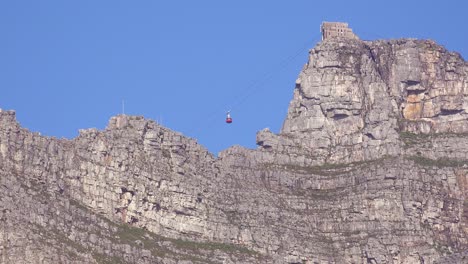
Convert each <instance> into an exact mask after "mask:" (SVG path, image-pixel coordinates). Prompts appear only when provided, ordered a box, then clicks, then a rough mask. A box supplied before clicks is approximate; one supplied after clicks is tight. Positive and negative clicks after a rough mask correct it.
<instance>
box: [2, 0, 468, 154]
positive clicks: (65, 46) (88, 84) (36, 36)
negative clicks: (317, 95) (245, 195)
mask: <svg viewBox="0 0 468 264" xmlns="http://www.w3.org/2000/svg"><path fill="white" fill-rule="evenodd" d="M467 10H468V4H467V2H466V1H462V0H445V1H430V0H426V1H421V0H417V1H408V0H406V1H401V0H392V1H376V0H369V1H349V0H343V1H312V0H294V1H279V0H278V1H274V0H268V1H267V0H236V1H219V0H199V1H191V0H190V1H189V0H186V1H178V0H172V1H157V0H152V1H149V0H140V1H118V0H80V1H64V0H56V1H52V0H41V1H38V0H31V1H24V0H14V1H1V2H0V34H1V38H0V40H1V41H0V108H2V109H14V110H16V112H17V119H18V121H19V122H20V123H21V125H22V126H24V127H26V128H28V129H30V130H32V131H37V132H41V133H42V134H43V135H49V136H56V137H59V138H61V137H66V138H73V137H75V136H77V135H78V129H81V128H91V127H96V128H99V129H103V128H105V126H106V125H107V122H108V120H109V118H110V117H111V116H113V115H116V114H119V113H121V112H122V99H123V100H125V113H126V114H131V115H142V116H144V117H146V118H150V119H153V120H156V121H159V122H161V123H162V124H163V125H164V126H166V127H169V128H171V129H173V130H176V131H179V132H182V133H183V134H185V135H187V136H190V137H193V138H196V139H197V140H198V142H200V143H201V144H202V145H204V146H205V147H207V148H208V149H209V150H210V151H211V152H212V153H214V154H217V152H219V151H220V150H223V149H225V148H227V147H229V146H232V145H236V144H239V145H242V146H245V147H249V148H255V135H256V132H257V131H258V130H261V129H263V128H265V127H269V128H270V129H271V130H272V131H274V132H278V131H279V129H280V127H281V125H282V123H283V120H284V118H285V116H286V113H287V108H288V104H289V101H290V100H291V98H292V94H293V90H294V82H295V80H296V78H297V76H298V74H299V71H300V69H301V68H302V66H303V64H304V63H305V62H306V61H307V51H308V49H310V48H312V47H313V46H314V45H315V44H316V42H317V41H318V40H319V36H320V32H319V28H320V23H321V22H322V21H344V22H348V23H349V24H350V27H352V28H353V30H354V32H355V33H357V34H358V36H359V37H360V38H361V39H378V38H402V37H414V38H428V39H433V40H435V41H436V42H438V43H439V44H442V45H444V46H445V47H446V48H447V49H448V50H451V51H457V52H459V53H460V54H461V55H462V56H463V57H464V58H465V59H466V58H467V57H468V29H467V25H468V15H467ZM227 110H232V116H233V119H234V122H233V124H231V125H227V124H225V123H224V118H225V112H226V111H227Z"/></svg>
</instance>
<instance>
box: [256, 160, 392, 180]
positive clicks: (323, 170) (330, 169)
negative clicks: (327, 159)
mask: <svg viewBox="0 0 468 264" xmlns="http://www.w3.org/2000/svg"><path fill="white" fill-rule="evenodd" d="M388 159H394V158H393V157H390V156H384V157H382V158H380V159H375V160H368V161H358V162H351V163H325V164H323V165H317V166H308V167H303V166H298V165H276V164H273V163H268V164H264V168H265V169H266V170H280V171H285V170H286V171H291V172H296V173H301V174H314V175H321V176H339V175H342V174H345V173H349V172H352V171H354V170H356V169H358V168H362V167H364V166H370V165H378V164H380V163H382V162H384V161H385V160H388Z"/></svg>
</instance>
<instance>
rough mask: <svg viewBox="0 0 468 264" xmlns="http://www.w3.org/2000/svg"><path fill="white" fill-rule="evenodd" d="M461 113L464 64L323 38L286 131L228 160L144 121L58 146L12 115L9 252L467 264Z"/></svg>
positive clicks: (0, 199)
mask: <svg viewBox="0 0 468 264" xmlns="http://www.w3.org/2000/svg"><path fill="white" fill-rule="evenodd" d="M467 118H468V64H467V63H466V62H465V61H464V60H463V59H462V58H461V57H460V56H459V55H458V54H456V53H450V52H448V51H446V50H445V49H444V48H442V47H440V46H438V45H436V44H435V43H433V42H431V41H419V40H394V41H374V42H364V41H359V40H340V39H337V40H326V41H323V42H322V43H320V44H318V45H317V47H315V48H314V49H312V50H311V52H310V58H309V62H308V63H307V64H306V65H305V66H304V68H303V70H302V72H301V73H300V75H299V78H298V80H297V82H296V88H295V90H294V98H293V100H292V101H291V104H290V107H289V111H288V116H287V118H286V120H285V122H284V125H283V128H282V130H281V132H280V134H278V135H275V134H273V133H271V132H270V131H268V130H263V131H260V132H259V133H258V134H257V142H258V145H259V148H258V149H257V150H249V149H245V148H242V147H238V146H235V147H231V148H229V149H227V150H225V151H223V152H222V153H220V155H219V157H218V158H215V157H213V156H212V155H211V154H210V153H209V152H208V151H207V150H206V149H204V148H203V147H201V146H200V145H198V144H197V143H196V141H194V140H193V139H189V138H186V137H184V136H183V135H181V134H179V133H176V132H173V131H171V130H168V129H166V128H164V127H161V126H160V125H158V124H156V123H155V122H153V121H150V120H145V119H143V118H141V117H135V116H123V115H121V116H117V117H113V118H112V119H111V120H110V122H109V125H108V127H107V128H106V129H105V130H104V131H98V130H95V129H88V130H82V131H80V135H79V136H78V137H77V138H75V139H73V140H58V139H54V138H49V137H42V136H40V135H38V134H35V133H31V132H29V131H27V130H25V129H23V128H21V127H20V126H19V124H18V123H17V122H16V120H15V115H14V112H12V111H2V112H0V122H1V123H0V168H1V170H0V176H1V178H0V181H1V182H0V183H1V184H0V189H1V194H2V195H1V196H0V209H2V211H1V213H2V218H1V219H2V222H1V223H2V225H1V230H2V233H1V234H2V235H1V236H0V242H1V243H0V245H2V247H1V254H2V261H3V263H61V262H67V263H96V262H97V263H106V262H107V263H118V262H122V263H433V262H437V261H439V262H440V263H444V262H447V261H461V260H462V259H463V258H464V257H466V252H467V249H468V200H467V193H468V120H467ZM41 261H42V262H41Z"/></svg>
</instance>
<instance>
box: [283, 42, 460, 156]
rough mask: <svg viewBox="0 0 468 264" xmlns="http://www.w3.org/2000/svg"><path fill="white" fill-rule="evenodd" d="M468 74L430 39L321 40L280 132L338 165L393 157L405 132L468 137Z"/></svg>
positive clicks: (455, 57) (456, 57) (456, 59)
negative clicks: (451, 133) (467, 134)
mask: <svg viewBox="0 0 468 264" xmlns="http://www.w3.org/2000/svg"><path fill="white" fill-rule="evenodd" d="M467 71H468V67H467V64H466V62H465V61H464V60H463V59H462V58H461V57H460V55H458V54H456V53H451V52H448V51H447V50H445V49H444V48H442V47H441V46H438V45H437V44H435V43H434V42H431V41H422V40H411V39H403V40H392V41H374V42H363V41H358V40H347V39H337V40H331V41H323V42H322V43H320V44H319V45H317V46H316V47H315V48H314V49H312V50H311V51H310V55H309V62H308V63H307V64H306V65H305V66H304V68H303V70H302V72H301V73H300V75H299V78H298V79H297V81H296V89H295V91H294V98H293V100H292V101H291V103H290V106H289V110H288V116H287V118H286V120H285V122H284V124H283V128H282V130H281V134H283V135H285V136H286V135H287V136H288V137H293V138H301V139H302V141H303V142H304V145H305V147H306V148H305V151H306V152H308V153H309V154H311V155H315V156H317V157H318V159H320V157H323V158H322V159H323V161H324V162H331V163H335V162H343V161H346V162H354V161H363V160H369V159H375V158H379V157H382V156H385V155H395V154H396V153H398V152H399V151H400V150H399V149H400V147H401V146H400V144H399V136H398V133H399V132H401V131H407V132H412V133H416V134H421V133H423V134H429V133H447V132H454V133H464V132H467V131H468V126H467V118H468V109H467V105H468V78H467Z"/></svg>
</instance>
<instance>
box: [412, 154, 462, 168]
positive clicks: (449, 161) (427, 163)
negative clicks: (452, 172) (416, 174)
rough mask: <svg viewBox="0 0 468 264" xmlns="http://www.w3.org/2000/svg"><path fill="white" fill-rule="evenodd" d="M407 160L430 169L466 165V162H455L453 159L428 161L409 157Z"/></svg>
mask: <svg viewBox="0 0 468 264" xmlns="http://www.w3.org/2000/svg"><path fill="white" fill-rule="evenodd" d="M408 159H409V160H412V161H413V162H414V163H416V164H419V165H421V166H428V167H429V166H430V167H439V168H442V167H461V166H463V165H468V160H455V159H448V158H440V159H436V160H434V159H428V158H424V157H421V156H409V157H408Z"/></svg>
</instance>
